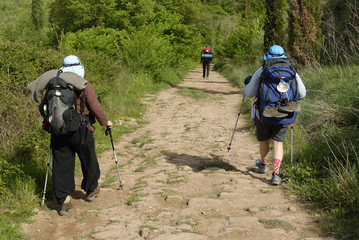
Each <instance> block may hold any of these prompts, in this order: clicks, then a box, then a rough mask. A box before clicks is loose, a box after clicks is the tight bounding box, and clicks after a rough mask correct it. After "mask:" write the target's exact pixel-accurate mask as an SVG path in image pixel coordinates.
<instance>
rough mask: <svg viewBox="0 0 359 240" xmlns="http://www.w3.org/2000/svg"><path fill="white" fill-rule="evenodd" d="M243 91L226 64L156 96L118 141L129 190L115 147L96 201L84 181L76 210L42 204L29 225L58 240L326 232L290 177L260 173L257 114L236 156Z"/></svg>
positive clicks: (31, 231) (196, 239) (242, 131)
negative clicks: (275, 178) (291, 187)
mask: <svg viewBox="0 0 359 240" xmlns="http://www.w3.org/2000/svg"><path fill="white" fill-rule="evenodd" d="M189 95H192V97H191V96H189ZM242 96H243V95H242V93H241V91H240V90H239V89H237V88H234V87H231V85H230V84H229V83H228V81H227V80H226V79H225V78H224V77H222V76H220V75H219V74H218V73H217V72H213V71H211V73H210V77H209V79H203V78H202V73H201V68H197V69H195V70H193V71H190V72H189V74H188V76H187V77H186V78H185V80H184V81H183V83H182V84H180V85H178V86H176V87H173V88H171V89H168V90H164V91H161V92H160V93H158V94H156V95H155V96H147V97H146V98H145V99H144V102H145V103H146V104H148V108H147V109H148V110H147V112H146V113H145V115H144V117H143V121H145V122H146V123H145V124H143V126H141V127H140V128H138V129H137V130H135V131H134V132H132V133H129V134H126V135H124V136H122V137H121V139H120V141H119V142H117V143H116V144H115V149H116V153H117V158H118V161H119V164H120V173H121V177H122V180H123V183H124V189H122V190H119V189H118V186H119V183H118V179H117V170H116V165H115V163H114V159H113V152H112V151H109V152H105V153H104V154H102V155H101V156H100V158H99V162H100V168H101V172H102V175H101V179H100V185H101V192H100V195H99V196H98V198H97V199H96V200H95V201H93V202H91V203H88V202H85V201H84V198H85V195H84V193H83V192H82V190H81V189H80V186H79V184H80V182H81V179H76V183H77V186H76V192H75V194H74V195H73V196H72V197H73V199H72V201H73V203H74V205H75V208H74V209H73V210H72V211H70V212H69V214H68V215H66V216H62V217H61V216H59V215H58V214H57V211H56V209H51V208H49V209H48V210H39V211H38V212H37V213H36V215H35V216H34V217H33V222H32V223H30V224H25V225H24V226H23V229H24V232H25V233H26V234H27V235H28V236H30V238H31V239H56V240H60V239H121V240H127V239H128V240H130V239H131V240H132V239H153V240H202V239H203V240H205V239H208V240H217V239H218V240H219V239H221V240H222V239H307V240H309V239H326V238H321V234H320V231H319V229H318V227H316V223H315V220H314V217H313V216H312V215H311V213H310V212H309V211H308V210H306V209H305V208H304V207H303V205H302V204H301V203H300V202H299V201H298V200H297V198H296V197H295V196H292V195H286V194H285V192H284V191H283V184H285V183H282V185H279V186H272V185H271V184H270V175H271V171H268V173H266V174H261V173H257V172H256V171H255V168H254V167H255V164H254V162H255V159H256V158H257V157H258V156H259V153H258V143H257V142H256V140H255V137H254V134H253V133H252V132H250V131H249V130H248V129H247V128H246V127H245V124H244V123H245V118H248V116H246V115H244V116H243V115H241V116H240V118H239V122H238V126H237V131H236V133H235V136H234V140H233V143H232V146H231V148H232V150H231V151H230V152H229V154H227V149H226V148H227V146H228V143H229V140H230V136H231V134H232V131H233V126H234V123H235V120H236V117H237V112H238V109H239V104H240V102H241V99H242ZM121 124H122V123H121ZM123 124H131V123H127V122H125V123H123ZM132 124H135V123H132ZM115 127H116V126H115ZM284 161H286V159H285V160H284ZM269 169H270V170H271V169H272V167H271V165H269Z"/></svg>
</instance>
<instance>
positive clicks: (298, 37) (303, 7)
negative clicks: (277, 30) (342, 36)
mask: <svg viewBox="0 0 359 240" xmlns="http://www.w3.org/2000/svg"><path fill="white" fill-rule="evenodd" d="M321 16H322V11H321V9H320V1H317V0H311V1H302V0H291V1H290V2H289V8H288V23H289V25H288V32H289V34H288V35H289V39H288V47H289V50H290V53H291V56H292V57H293V58H294V59H295V60H297V62H298V63H299V64H301V65H306V64H309V63H310V62H311V61H312V60H313V59H317V60H319V57H320V43H321V30H320V24H321Z"/></svg>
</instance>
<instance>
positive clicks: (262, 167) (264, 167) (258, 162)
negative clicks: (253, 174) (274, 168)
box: [256, 158, 267, 173]
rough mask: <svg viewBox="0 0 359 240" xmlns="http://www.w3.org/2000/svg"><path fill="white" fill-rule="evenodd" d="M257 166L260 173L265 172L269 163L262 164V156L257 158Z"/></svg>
mask: <svg viewBox="0 0 359 240" xmlns="http://www.w3.org/2000/svg"><path fill="white" fill-rule="evenodd" d="M256 166H257V167H258V170H259V172H260V173H265V172H266V171H267V165H265V164H262V160H261V159H260V158H258V159H257V160H256Z"/></svg>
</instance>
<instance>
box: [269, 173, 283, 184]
mask: <svg viewBox="0 0 359 240" xmlns="http://www.w3.org/2000/svg"><path fill="white" fill-rule="evenodd" d="M280 181H282V179H281V178H280V177H279V175H278V174H276V173H272V180H271V182H272V184H273V185H279V183H280Z"/></svg>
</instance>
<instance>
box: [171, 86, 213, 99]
mask: <svg viewBox="0 0 359 240" xmlns="http://www.w3.org/2000/svg"><path fill="white" fill-rule="evenodd" d="M177 93H178V94H179V95H181V96H183V97H189V98H194V99H196V100H199V99H204V98H207V97H208V94H207V93H205V92H204V91H202V90H199V89H189V88H182V89H180V90H178V91H177Z"/></svg>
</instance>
